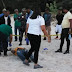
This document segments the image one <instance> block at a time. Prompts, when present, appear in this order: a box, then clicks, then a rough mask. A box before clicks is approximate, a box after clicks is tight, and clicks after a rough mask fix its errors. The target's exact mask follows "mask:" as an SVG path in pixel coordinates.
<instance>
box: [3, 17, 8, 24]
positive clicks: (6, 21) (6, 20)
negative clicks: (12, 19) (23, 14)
mask: <svg viewBox="0 0 72 72" xmlns="http://www.w3.org/2000/svg"><path fill="white" fill-rule="evenodd" d="M4 18H5V24H6V25H7V24H8V17H4Z"/></svg>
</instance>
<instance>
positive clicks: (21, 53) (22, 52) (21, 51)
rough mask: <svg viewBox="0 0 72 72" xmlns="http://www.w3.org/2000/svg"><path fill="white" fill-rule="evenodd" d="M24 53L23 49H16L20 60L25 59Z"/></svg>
mask: <svg viewBox="0 0 72 72" xmlns="http://www.w3.org/2000/svg"><path fill="white" fill-rule="evenodd" d="M24 53H25V51H24V50H20V51H17V56H18V57H19V58H20V59H21V60H22V61H24V60H25V56H24Z"/></svg>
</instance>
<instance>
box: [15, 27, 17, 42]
mask: <svg viewBox="0 0 72 72" xmlns="http://www.w3.org/2000/svg"><path fill="white" fill-rule="evenodd" d="M15 35H17V27H15ZM15 41H17V36H15Z"/></svg>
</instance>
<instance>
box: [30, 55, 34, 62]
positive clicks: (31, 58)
mask: <svg viewBox="0 0 72 72" xmlns="http://www.w3.org/2000/svg"><path fill="white" fill-rule="evenodd" d="M30 60H31V61H33V62H34V55H33V54H32V55H31V56H30Z"/></svg>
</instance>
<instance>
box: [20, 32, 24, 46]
mask: <svg viewBox="0 0 72 72" xmlns="http://www.w3.org/2000/svg"><path fill="white" fill-rule="evenodd" d="M22 39H23V32H21V31H20V36H19V41H20V44H19V45H22Z"/></svg>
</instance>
